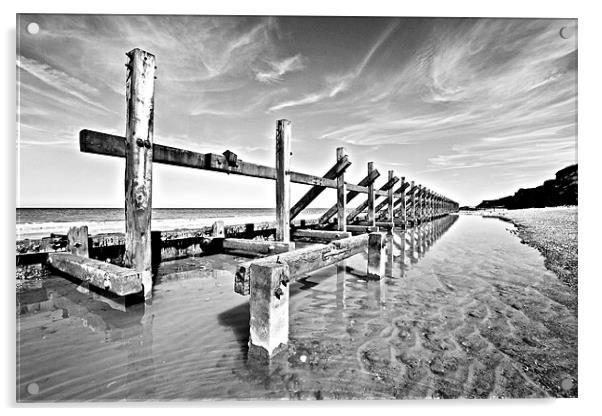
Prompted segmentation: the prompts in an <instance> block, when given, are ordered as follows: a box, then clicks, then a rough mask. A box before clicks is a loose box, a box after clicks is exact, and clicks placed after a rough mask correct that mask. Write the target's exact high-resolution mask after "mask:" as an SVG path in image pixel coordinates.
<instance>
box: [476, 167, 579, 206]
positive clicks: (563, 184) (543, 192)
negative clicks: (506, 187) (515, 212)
mask: <svg viewBox="0 0 602 416" xmlns="http://www.w3.org/2000/svg"><path fill="white" fill-rule="evenodd" d="M559 205H577V165H576V164H575V165H571V166H567V167H566V168H564V169H561V170H559V171H558V172H556V178H555V179H550V180H547V181H545V182H544V183H543V185H540V186H538V187H535V188H521V189H519V190H518V191H516V193H515V194H514V195H510V196H506V197H503V198H499V199H492V200H485V201H483V202H481V203H480V204H479V205H477V208H494V207H503V208H507V209H518V208H543V207H557V206H559Z"/></svg>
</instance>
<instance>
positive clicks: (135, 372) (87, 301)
mask: <svg viewBox="0 0 602 416" xmlns="http://www.w3.org/2000/svg"><path fill="white" fill-rule="evenodd" d="M74 283H76V284H77V286H74ZM32 294H34V295H35V296H32ZM17 305H18V311H19V314H20V315H21V316H22V317H23V319H25V318H26V317H27V316H28V315H32V314H37V313H39V312H52V311H57V310H58V311H62V314H61V315H62V319H63V320H64V324H62V327H63V328H64V330H63V335H62V336H64V337H65V338H66V339H68V338H69V337H74V336H76V335H74V334H75V333H77V332H78V331H80V328H82V327H83V328H84V329H85V330H87V331H89V332H90V334H89V335H90V338H89V342H91V341H92V340H93V339H94V338H95V337H97V336H98V334H100V335H101V336H102V343H103V345H106V351H107V353H106V354H104V355H103V356H98V357H96V358H97V360H91V361H88V362H86V364H82V366H83V367H82V366H78V367H73V368H72V370H73V373H72V374H65V375H63V374H61V373H60V372H57V370H56V367H60V368H63V369H64V368H71V367H69V366H66V362H68V360H69V358H68V357H66V356H61V355H59V356H48V357H46V360H44V362H41V363H38V364H37V368H38V374H39V372H41V371H43V372H46V373H47V374H48V375H49V376H48V377H47V379H46V380H47V381H46V385H41V386H40V394H39V396H43V394H44V393H45V391H50V390H51V389H52V387H53V385H54V384H55V383H61V382H62V383H64V384H63V389H64V391H71V390H77V389H78V388H79V386H81V385H86V384H99V383H103V385H105V386H106V389H105V390H104V391H102V392H97V393H95V395H94V398H95V399H107V400H132V399H133V400H141V399H146V398H148V397H153V394H154V393H155V385H156V384H157V383H155V382H153V380H154V378H155V363H154V359H153V320H154V314H153V311H152V305H151V304H150V303H145V302H139V301H137V302H136V303H132V299H130V298H127V297H119V296H116V295H113V294H110V293H108V292H105V291H100V290H98V289H95V288H93V287H90V286H89V285H88V284H87V283H85V282H75V281H68V280H66V279H63V278H56V279H48V280H45V281H43V282H42V284H41V287H40V288H39V289H36V290H34V291H32V290H28V291H25V292H23V293H18V294H17ZM53 336H59V335H58V334H57V335H54V334H53V333H52V332H50V333H48V335H46V337H47V339H48V338H49V337H53ZM100 362H102V366H103V368H104V370H103V371H102V372H101V373H99V372H98V370H97V368H96V367H97V366H98V365H99V364H98V363H100ZM54 376H56V377H63V376H68V377H69V381H68V382H65V381H61V380H63V379H62V378H57V379H53V377H54ZM99 377H100V378H102V379H104V382H103V381H102V380H99ZM92 378H94V380H92ZM141 380H143V381H144V382H143V383H141ZM32 381H35V380H28V379H27V377H23V378H22V379H19V380H18V383H19V386H18V388H19V389H20V390H22V391H23V394H22V395H21V396H22V397H27V393H26V388H27V385H28V384H29V383H31V382H32ZM40 398H42V397H40Z"/></svg>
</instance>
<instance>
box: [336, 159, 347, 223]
mask: <svg viewBox="0 0 602 416" xmlns="http://www.w3.org/2000/svg"><path fill="white" fill-rule="evenodd" d="M344 157H345V148H343V147H338V148H337V162H338V161H340V160H342V159H343V158H344ZM346 196H347V187H346V185H345V173H344V172H341V174H340V175H339V176H337V229H338V230H339V231H347V213H346V212H345V210H346V208H347V198H346Z"/></svg>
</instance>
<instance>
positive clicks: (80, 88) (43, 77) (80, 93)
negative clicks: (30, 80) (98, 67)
mask: <svg viewBox="0 0 602 416" xmlns="http://www.w3.org/2000/svg"><path fill="white" fill-rule="evenodd" d="M17 67H18V68H20V69H21V70H23V71H26V72H28V73H30V74H31V75H33V76H34V77H36V78H38V79H39V80H40V81H42V82H44V83H45V84H47V85H49V86H51V87H53V88H56V89H58V90H60V91H61V92H63V93H65V94H69V95H72V96H74V97H76V98H79V99H80V100H81V101H83V102H85V103H87V104H89V105H91V106H94V107H96V108H99V109H102V110H105V111H107V112H109V113H113V111H111V110H109V109H108V108H106V107H105V106H103V105H102V104H99V103H98V102H97V101H95V100H94V99H93V98H91V97H90V96H93V97H98V95H99V94H98V90H97V89H96V88H94V87H92V86H90V85H88V84H86V83H85V82H82V81H80V80H79V79H77V78H75V77H72V76H70V75H69V74H66V73H65V72H63V71H60V70H58V69H55V68H52V67H51V66H50V65H47V64H45V63H41V62H38V61H36V60H35V59H29V58H26V57H24V56H21V55H20V56H19V57H18V59H17Z"/></svg>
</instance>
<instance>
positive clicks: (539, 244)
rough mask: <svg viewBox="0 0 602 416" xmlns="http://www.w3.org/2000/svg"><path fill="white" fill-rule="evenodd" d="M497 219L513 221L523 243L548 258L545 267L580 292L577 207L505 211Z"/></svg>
mask: <svg viewBox="0 0 602 416" xmlns="http://www.w3.org/2000/svg"><path fill="white" fill-rule="evenodd" d="M498 215H499V216H500V217H501V218H504V219H507V220H509V221H512V223H513V224H514V225H516V232H517V233H518V236H519V237H520V238H521V240H522V241H523V242H524V243H525V244H529V245H530V246H532V247H535V248H537V249H538V250H539V251H540V252H541V254H542V255H543V256H544V257H545V259H546V261H545V264H546V267H547V268H548V269H550V270H551V271H553V272H554V273H555V274H556V275H557V276H558V278H559V279H560V280H562V281H563V282H564V283H565V284H566V285H567V286H569V287H570V288H571V289H572V290H575V291H576V290H577V282H578V279H577V269H578V267H577V266H578V239H577V234H578V233H577V207H553V208H530V209H518V210H505V211H504V212H502V213H500V214H498Z"/></svg>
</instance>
